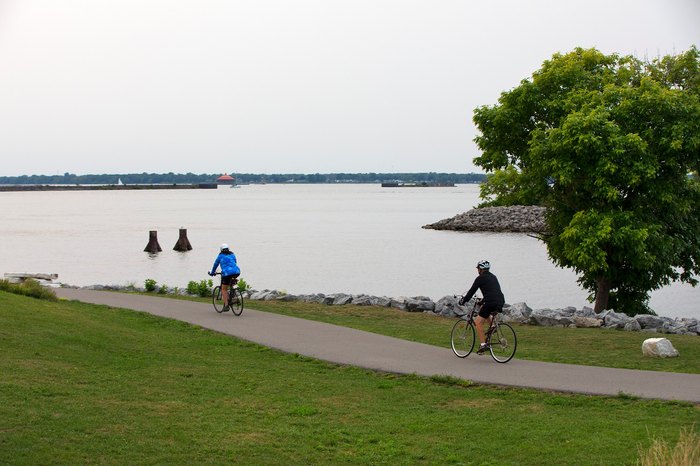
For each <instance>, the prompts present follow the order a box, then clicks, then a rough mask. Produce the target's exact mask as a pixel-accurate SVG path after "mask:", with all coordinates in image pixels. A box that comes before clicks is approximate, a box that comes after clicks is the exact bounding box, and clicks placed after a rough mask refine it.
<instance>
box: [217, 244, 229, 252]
mask: <svg viewBox="0 0 700 466" xmlns="http://www.w3.org/2000/svg"><path fill="white" fill-rule="evenodd" d="M224 249H228V244H226V243H221V246H219V251H223V250H224Z"/></svg>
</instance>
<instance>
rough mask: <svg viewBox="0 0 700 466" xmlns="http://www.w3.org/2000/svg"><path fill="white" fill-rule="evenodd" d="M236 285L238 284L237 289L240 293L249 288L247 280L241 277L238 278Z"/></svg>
mask: <svg viewBox="0 0 700 466" xmlns="http://www.w3.org/2000/svg"><path fill="white" fill-rule="evenodd" d="M237 286H238V291H240V292H241V293H243V292H244V291H248V290H249V289H250V288H251V287H250V284H249V283H248V282H247V281H245V280H243V279H242V278H239V279H238V285H237Z"/></svg>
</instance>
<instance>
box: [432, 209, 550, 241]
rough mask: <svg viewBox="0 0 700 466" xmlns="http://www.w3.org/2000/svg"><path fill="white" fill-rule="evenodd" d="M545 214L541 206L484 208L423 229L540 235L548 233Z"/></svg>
mask: <svg viewBox="0 0 700 466" xmlns="http://www.w3.org/2000/svg"><path fill="white" fill-rule="evenodd" d="M544 213H545V208H544V207H540V206H508V207H482V208H478V209H472V210H470V211H468V212H464V213H462V214H458V215H455V216H454V217H452V218H448V219H444V220H440V221H438V222H435V223H431V224H428V225H424V226H423V228H426V229H431V230H452V231H494V232H512V233H532V234H539V233H543V232H545V231H546V225H545V219H544Z"/></svg>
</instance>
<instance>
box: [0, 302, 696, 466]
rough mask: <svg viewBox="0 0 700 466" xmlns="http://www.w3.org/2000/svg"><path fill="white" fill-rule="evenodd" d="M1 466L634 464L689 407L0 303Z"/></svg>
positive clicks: (682, 420) (58, 306)
mask: <svg viewBox="0 0 700 466" xmlns="http://www.w3.org/2000/svg"><path fill="white" fill-rule="evenodd" d="M0 354H2V357H0V374H1V375H2V376H1V377H0V464H13V465H23V464H26V465H36V464H71V465H72V464H86V463H89V464H114V465H123V464H230V463H235V464H504V465H505V464H548V463H549V464H558V465H559V464H564V465H566V464H571V465H580V464H615V465H618V464H633V463H634V462H635V461H636V459H637V455H638V448H639V447H641V448H643V449H645V448H648V447H649V446H650V445H651V442H652V439H661V440H664V441H666V442H669V443H671V444H674V443H675V442H676V440H677V439H678V437H679V435H680V432H681V429H682V428H691V427H692V426H693V425H694V424H697V423H698V421H700V411H699V409H698V406H695V405H692V404H689V403H677V402H662V401H648V400H638V399H635V398H630V397H624V396H620V397H592V396H584V395H570V394H552V393H546V392H538V391H533V390H521V389H505V388H496V387H489V386H476V385H470V384H469V383H468V382H463V381H459V380H456V379H453V378H449V377H435V378H422V377H417V376H397V375H391V374H379V373H374V372H371V371H367V370H362V369H358V368H353V367H345V366H337V365H333V364H329V363H325V362H321V361H317V360H314V359H310V358H306V357H301V356H298V355H294V354H284V353H281V352H278V351H274V350H271V349H268V348H265V347H262V346H259V345H255V344H251V343H247V342H242V341H240V340H237V339H235V338H232V337H229V336H226V335H222V334H218V333H215V332H212V331H208V330H204V329H201V328H198V327H195V326H191V325H188V324H185V323H182V322H179V321H175V320H168V319H162V318H157V317H154V316H151V315H149V314H145V313H138V312H134V311H128V310H122V309H113V308H109V307H106V306H96V305H88V304H81V303H77V302H68V301H60V302H58V303H55V302H48V301H40V300H35V299H31V298H26V297H22V296H17V295H12V294H9V293H5V292H0Z"/></svg>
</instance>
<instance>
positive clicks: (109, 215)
mask: <svg viewBox="0 0 700 466" xmlns="http://www.w3.org/2000/svg"><path fill="white" fill-rule="evenodd" d="M477 202H478V186H476V185H461V186H458V187H455V188H381V187H380V186H379V185H250V186H242V187H241V188H239V189H230V188H220V189H217V190H163V191H87V192H51V193H42V192H32V193H0V211H2V218H3V219H2V223H1V224H0V238H1V240H0V252H1V255H0V273H4V272H30V273H58V274H59V281H60V282H62V283H68V284H72V285H81V286H82V285H90V284H120V285H124V284H129V283H134V284H138V285H143V282H144V280H145V279H146V278H152V279H155V280H156V281H157V282H158V283H161V284H163V283H164V284H167V285H169V286H179V287H185V286H186V285H187V283H188V282H189V281H191V280H197V281H199V280H202V279H205V278H208V277H207V275H206V272H207V270H209V269H210V267H211V264H212V262H213V260H214V257H215V256H216V254H217V252H218V245H219V243H222V242H227V243H229V244H230V245H231V246H232V248H233V249H234V251H235V252H236V255H237V256H238V259H239V263H240V265H241V268H242V270H243V274H242V276H243V278H245V279H246V281H248V282H249V283H250V284H251V285H252V286H253V287H254V288H256V289H265V288H268V289H278V290H284V291H287V292H289V293H294V294H299V293H312V292H321V293H336V292H348V293H367V294H373V295H384V296H416V295H423V296H429V297H431V298H433V299H437V298H440V297H442V296H445V295H451V294H457V293H463V292H464V291H465V290H466V289H467V288H468V287H469V285H471V282H472V280H473V279H474V276H475V271H474V264H475V263H476V262H477V260H479V259H482V258H486V259H489V260H490V261H491V263H492V264H493V272H494V273H495V274H496V275H497V276H498V277H499V279H500V281H501V285H502V287H503V289H504V293H505V295H506V300H507V302H509V303H516V302H526V303H527V304H528V305H530V306H531V307H533V308H541V307H563V306H576V307H581V306H584V305H587V304H588V303H587V301H586V295H587V293H586V292H584V291H583V290H581V289H580V288H579V287H578V286H577V284H576V277H575V275H574V274H573V273H572V272H570V271H568V270H563V269H558V268H556V267H554V266H553V265H552V264H551V263H550V262H549V261H548V259H547V254H546V251H545V248H544V246H543V245H542V244H540V243H539V242H538V241H536V240H535V239H533V238H530V237H528V236H525V235H520V234H494V233H456V232H441V231H433V230H424V229H422V228H421V226H422V225H425V224H427V223H432V222H435V221H437V220H441V219H443V218H447V217H452V216H453V215H455V214H457V213H461V212H464V211H467V210H469V209H470V208H471V207H473V206H474V205H476V204H477ZM180 228H186V229H187V233H188V238H189V240H190V243H191V244H192V246H193V250H192V251H189V252H186V253H179V252H175V251H173V250H172V247H173V246H174V245H175V243H176V241H177V239H178V231H179V229H180ZM149 230H157V231H158V240H159V243H160V245H161V247H162V248H163V252H161V253H158V254H155V255H149V254H148V253H145V252H143V249H144V248H145V246H146V244H147V243H148V232H149ZM699 298H700V288H692V287H690V286H688V285H679V284H675V285H672V286H671V287H669V288H666V289H663V290H659V291H657V292H655V293H654V294H653V295H652V300H651V305H652V307H653V308H654V309H655V310H656V311H657V312H658V313H659V314H661V315H667V316H672V317H675V316H684V317H699V318H700V306H699V305H698V302H700V299H699Z"/></svg>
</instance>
